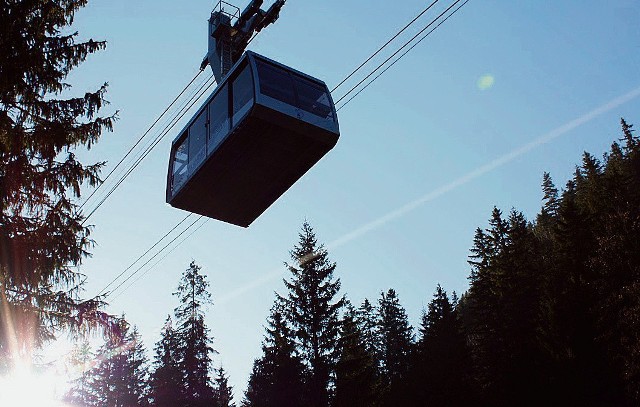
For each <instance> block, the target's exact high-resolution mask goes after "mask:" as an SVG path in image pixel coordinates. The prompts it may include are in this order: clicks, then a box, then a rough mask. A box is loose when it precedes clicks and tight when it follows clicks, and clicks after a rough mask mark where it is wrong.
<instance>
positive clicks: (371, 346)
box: [355, 298, 382, 372]
mask: <svg viewBox="0 0 640 407" xmlns="http://www.w3.org/2000/svg"><path fill="white" fill-rule="evenodd" d="M355 318H356V323H357V324H358V329H359V330H360V332H361V333H362V340H363V342H364V344H365V346H366V347H367V352H368V353H369V354H371V355H372V356H373V357H374V362H375V367H376V369H377V370H378V372H379V370H380V367H381V365H382V358H381V346H382V345H381V339H380V319H379V318H378V310H377V309H376V307H374V306H373V304H371V302H370V301H369V300H368V299H367V298H365V299H364V300H363V301H362V304H361V305H360V307H358V309H357V310H356V314H355Z"/></svg>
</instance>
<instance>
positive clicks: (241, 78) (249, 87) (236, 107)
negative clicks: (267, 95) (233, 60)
mask: <svg viewBox="0 0 640 407" xmlns="http://www.w3.org/2000/svg"><path fill="white" fill-rule="evenodd" d="M231 89H232V90H231V93H232V94H233V124H234V125H235V124H236V123H237V122H238V120H240V119H241V118H242V117H243V116H244V115H245V114H247V112H248V111H249V109H250V108H251V103H252V102H253V79H252V78H251V71H250V70H249V68H248V67H246V66H245V67H244V69H242V71H241V72H240V74H239V75H238V76H237V77H236V78H235V79H234V80H233V84H232V85H231Z"/></svg>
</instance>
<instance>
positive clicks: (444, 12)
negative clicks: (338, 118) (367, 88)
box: [335, 0, 461, 104]
mask: <svg viewBox="0 0 640 407" xmlns="http://www.w3.org/2000/svg"><path fill="white" fill-rule="evenodd" d="M460 1H461V0H456V1H455V2H453V3H452V4H451V5H450V6H449V7H447V8H446V9H445V10H444V11H443V12H441V13H440V14H438V16H437V17H436V18H434V19H433V20H431V22H429V24H427V25H426V26H424V27H423V28H422V29H421V30H420V31H418V32H417V33H416V34H415V35H414V36H413V37H411V38H410V39H409V40H408V41H406V42H405V43H404V44H403V45H402V46H401V47H400V48H398V49H397V50H396V51H395V52H394V53H393V54H391V55H390V56H389V57H388V58H387V59H385V60H384V61H383V62H382V63H380V64H379V65H378V66H377V67H376V68H375V69H374V70H373V71H371V72H369V74H368V75H367V76H365V77H364V78H363V79H361V80H360V81H359V82H358V83H356V84H355V85H354V86H353V87H351V89H349V90H348V91H347V93H345V94H344V95H342V96H341V97H340V98H339V99H338V100H336V102H335V104H338V103H340V101H342V100H343V99H344V98H345V97H347V96H348V95H349V94H351V93H352V92H353V91H354V90H355V89H357V88H358V86H360V85H361V84H362V83H363V82H365V81H366V80H367V79H369V78H370V77H371V76H372V75H373V74H374V73H376V72H377V71H378V69H380V68H381V67H382V66H384V65H385V64H386V63H387V62H389V61H390V60H391V59H393V57H395V56H396V55H398V54H399V53H400V51H402V50H403V49H404V48H406V47H407V46H408V45H409V44H411V42H412V41H413V40H415V39H416V38H418V37H419V36H420V34H422V33H423V32H425V31H426V30H428V29H429V27H431V26H432V25H433V24H434V23H435V22H436V21H438V20H439V19H440V18H441V17H442V16H443V15H445V14H446V13H447V12H448V11H449V10H451V9H452V8H453V7H454V6H455V5H456V4H458V3H459V2H460Z"/></svg>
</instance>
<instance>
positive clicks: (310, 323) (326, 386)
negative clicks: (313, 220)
mask: <svg viewBox="0 0 640 407" xmlns="http://www.w3.org/2000/svg"><path fill="white" fill-rule="evenodd" d="M291 260H292V261H293V263H292V264H289V265H288V268H289V271H290V272H291V279H290V280H289V281H287V280H285V281H284V283H285V286H286V287H287V289H288V290H289V293H288V295H287V296H286V297H282V300H283V301H284V302H285V303H286V305H287V308H288V314H289V315H288V320H289V321H290V323H291V327H292V329H293V331H294V334H295V337H296V341H297V346H298V351H299V353H300V355H301V356H302V358H303V361H304V363H305V364H306V365H307V367H308V368H309V370H310V371H309V377H308V380H307V387H308V390H307V395H308V402H309V405H310V406H316V405H317V406H326V405H328V403H329V400H330V388H331V381H332V376H333V374H334V371H335V364H336V358H337V352H336V350H337V349H336V346H337V341H338V335H339V329H340V320H339V315H338V313H339V310H340V308H341V307H342V305H343V302H344V298H342V297H339V298H338V297H337V296H338V291H339V290H340V279H334V277H333V272H334V270H335V268H336V265H335V263H332V262H331V261H330V260H329V256H328V253H327V251H326V250H325V249H324V247H323V246H322V245H319V244H318V242H317V240H316V236H315V233H314V231H313V229H312V228H311V226H310V225H309V223H307V222H304V224H303V225H302V231H301V232H300V234H299V240H298V244H297V245H296V246H295V247H294V248H293V250H292V251H291Z"/></svg>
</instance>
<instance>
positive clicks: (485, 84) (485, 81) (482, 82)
mask: <svg viewBox="0 0 640 407" xmlns="http://www.w3.org/2000/svg"><path fill="white" fill-rule="evenodd" d="M495 81H496V79H495V78H494V77H493V75H489V74H486V75H482V76H481V77H480V79H478V89H480V90H487V89H489V88H491V87H492V86H493V83H494V82H495Z"/></svg>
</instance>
